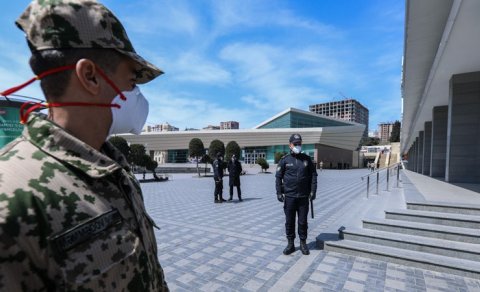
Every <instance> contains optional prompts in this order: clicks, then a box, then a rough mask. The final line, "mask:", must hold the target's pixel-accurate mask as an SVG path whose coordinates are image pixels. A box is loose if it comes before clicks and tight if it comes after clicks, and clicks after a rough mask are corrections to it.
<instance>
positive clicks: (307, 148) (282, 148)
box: [266, 144, 315, 162]
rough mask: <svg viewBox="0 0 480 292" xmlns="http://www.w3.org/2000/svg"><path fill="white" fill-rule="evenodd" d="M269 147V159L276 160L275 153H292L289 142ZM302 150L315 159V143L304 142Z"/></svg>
mask: <svg viewBox="0 0 480 292" xmlns="http://www.w3.org/2000/svg"><path fill="white" fill-rule="evenodd" d="M266 148H267V158H266V159H267V161H269V162H270V161H271V162H273V161H275V153H277V152H280V153H290V148H289V146H288V145H287V144H285V145H275V146H269V147H266ZM302 152H303V153H305V154H307V155H309V156H310V157H311V158H312V160H313V159H314V155H315V154H314V152H315V145H314V144H303V145H302Z"/></svg>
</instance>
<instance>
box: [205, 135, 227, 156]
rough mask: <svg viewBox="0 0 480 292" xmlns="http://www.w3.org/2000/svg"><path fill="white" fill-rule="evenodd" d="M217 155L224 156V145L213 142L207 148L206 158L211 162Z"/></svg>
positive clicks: (217, 141) (220, 142) (216, 141)
mask: <svg viewBox="0 0 480 292" xmlns="http://www.w3.org/2000/svg"><path fill="white" fill-rule="evenodd" d="M217 153H222V154H225V144H223V142H222V141H220V140H217V139H215V140H213V141H212V142H211V143H210V147H208V156H210V158H211V159H212V161H213V160H215V158H217Z"/></svg>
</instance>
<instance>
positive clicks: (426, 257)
mask: <svg viewBox="0 0 480 292" xmlns="http://www.w3.org/2000/svg"><path fill="white" fill-rule="evenodd" d="M325 249H326V250H327V251H333V252H339V253H344V254H350V255H353V256H360V257H367V258H372V259H376V260H381V261H387V262H393V263H396V264H400V265H410V266H415V267H418V268H422V269H428V270H433V271H438V272H443V273H450V274H455V275H459V276H462V277H470V278H475V279H480V263H478V262H476V261H469V260H464V259H456V258H452V257H446V256H441V255H435V254H429V253H425V252H418V251H411V250H406V249H401V248H395V247H390V246H381V245H376V244H370V243H365V242H356V241H351V240H341V241H330V242H326V243H325Z"/></svg>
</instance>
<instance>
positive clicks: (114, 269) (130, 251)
mask: <svg viewBox="0 0 480 292" xmlns="http://www.w3.org/2000/svg"><path fill="white" fill-rule="evenodd" d="M51 241H52V243H53V246H54V249H56V250H57V252H59V254H61V255H62V258H61V259H60V267H61V271H62V273H63V278H64V280H65V282H66V286H67V287H68V288H69V289H75V288H78V287H83V288H86V287H89V288H95V287H97V288H98V286H97V280H98V279H99V277H100V276H101V279H103V280H107V279H112V278H118V279H120V277H121V278H123V279H126V278H129V277H128V276H127V275H126V274H124V273H125V272H126V268H125V266H126V265H127V264H129V263H130V261H134V262H136V257H135V254H136V252H138V249H139V244H140V240H139V238H138V236H137V235H136V234H135V233H134V232H132V231H131V230H130V227H129V225H128V224H127V222H125V220H123V218H122V217H121V216H120V213H119V212H118V210H116V209H114V210H111V211H109V212H106V213H103V214H101V215H99V216H97V217H95V218H93V219H90V220H88V221H86V222H83V223H81V224H79V225H77V226H75V227H73V228H71V229H69V230H67V231H64V232H62V233H61V234H58V235H56V236H55V237H54V238H53V239H52V240H51ZM122 267H123V268H122Z"/></svg>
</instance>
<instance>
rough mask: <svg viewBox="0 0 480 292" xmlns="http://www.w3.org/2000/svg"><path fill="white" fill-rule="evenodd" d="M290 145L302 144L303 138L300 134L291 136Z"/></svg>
mask: <svg viewBox="0 0 480 292" xmlns="http://www.w3.org/2000/svg"><path fill="white" fill-rule="evenodd" d="M289 141H290V143H298V142H302V136H300V134H292V136H290V140H289Z"/></svg>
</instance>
